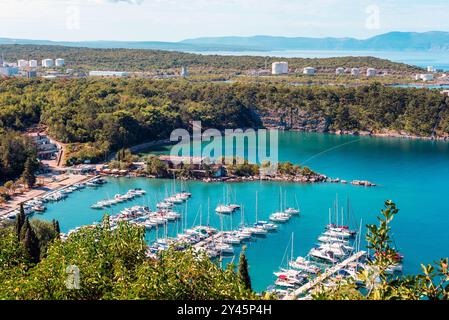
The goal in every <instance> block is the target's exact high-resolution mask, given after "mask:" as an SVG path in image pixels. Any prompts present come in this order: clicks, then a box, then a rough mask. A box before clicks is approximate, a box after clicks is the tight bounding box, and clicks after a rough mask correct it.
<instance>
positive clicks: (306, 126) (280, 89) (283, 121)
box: [0, 79, 449, 162]
mask: <svg viewBox="0 0 449 320" xmlns="http://www.w3.org/2000/svg"><path fill="white" fill-rule="evenodd" d="M448 106H449V97H447V96H444V95H442V94H440V93H439V92H438V91H437V90H434V91H431V90H426V89H404V88H391V87H384V86H381V85H378V84H374V85H371V86H366V87H357V88H346V87H294V86H288V85H272V84H271V85H269V84H244V83H235V84H212V83H190V82H188V81H150V80H144V79H122V80H119V79H116V80H112V79H111V80H104V79H103V80H92V79H78V80H58V81H49V80H41V79H35V80H20V79H16V80H13V79H11V80H3V81H1V82H0V128H1V130H16V131H20V130H24V129H26V128H28V127H29V126H30V125H33V124H37V123H41V124H44V125H46V126H48V131H49V133H50V134H51V135H52V136H53V137H54V138H56V139H58V140H60V141H62V142H66V143H72V144H73V145H71V146H70V148H71V149H70V150H71V152H72V156H73V158H72V160H74V161H75V162H76V161H78V160H80V159H85V158H90V159H93V160H99V159H103V158H104V156H105V154H106V153H107V152H109V151H110V150H116V149H119V148H121V147H126V146H130V145H133V144H136V143H139V142H142V141H148V140H156V139H160V138H167V137H169V134H170V132H171V131H172V130H173V129H175V128H179V127H183V128H187V127H189V125H190V121H192V120H200V121H202V122H203V127H205V128H206V127H214V128H219V129H222V128H236V127H262V126H267V125H283V126H285V127H286V128H287V129H289V128H293V129H299V130H306V131H319V132H326V131H333V130H351V131H362V130H363V131H373V130H374V131H376V130H381V129H389V130H395V131H405V132H407V133H409V134H413V135H418V136H431V135H433V134H435V135H438V136H447V135H448V134H449V107H448Z"/></svg>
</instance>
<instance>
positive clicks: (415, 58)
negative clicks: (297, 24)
mask: <svg viewBox="0 0 449 320" xmlns="http://www.w3.org/2000/svg"><path fill="white" fill-rule="evenodd" d="M193 53H200V54H206V55H210V54H218V55H235V56H262V57H267V56H268V57H284V58H333V57H348V56H352V57H366V56H371V57H376V58H380V59H387V60H391V61H394V62H401V63H406V64H410V65H415V66H418V67H422V68H427V66H434V67H435V68H437V69H443V70H449V63H448V53H447V52H444V51H345V50H282V51H232V52H229V51H214V52H211V51H204V52H199V51H193Z"/></svg>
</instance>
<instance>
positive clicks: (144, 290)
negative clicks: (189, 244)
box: [0, 219, 256, 300]
mask: <svg viewBox="0 0 449 320" xmlns="http://www.w3.org/2000/svg"><path fill="white" fill-rule="evenodd" d="M145 250H146V244H145V240H144V230H143V229H142V228H137V227H135V226H131V225H129V224H128V223H121V224H120V225H119V226H118V228H117V229H115V230H113V231H110V230H109V222H108V219H105V220H104V222H103V224H102V225H100V226H97V227H96V228H83V229H82V230H81V231H80V232H78V233H76V234H73V235H71V236H70V237H69V239H68V240H67V241H61V240H58V239H55V240H52V241H51V243H50V245H49V248H48V251H47V252H46V255H45V257H44V258H43V259H42V260H41V261H40V262H38V263H37V264H34V263H33V262H32V261H29V260H27V259H26V257H25V255H24V253H23V246H21V245H20V244H19V243H18V242H17V239H16V236H15V233H14V231H13V228H10V229H4V230H2V231H1V232H0V265H1V268H0V299H82V300H96V299H254V298H256V296H255V295H254V294H253V293H252V292H251V291H250V290H247V289H246V288H245V284H244V283H243V281H242V280H241V279H240V277H239V276H238V275H237V274H236V273H235V271H234V267H233V266H229V267H228V268H227V269H225V270H222V269H221V268H220V266H219V265H217V264H215V263H213V262H212V261H210V260H209V259H208V258H207V257H199V256H198V255H197V254H194V253H193V252H192V251H190V250H189V251H186V252H179V251H174V250H169V251H167V252H165V253H164V254H163V255H162V257H161V259H160V260H158V261H153V260H147V259H146V258H145ZM77 270H79V283H78V282H77V280H76V279H77V278H76V277H75V273H76V272H77ZM78 284H79V289H68V288H76V287H77V285H78Z"/></svg>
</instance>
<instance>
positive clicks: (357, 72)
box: [351, 68, 360, 77]
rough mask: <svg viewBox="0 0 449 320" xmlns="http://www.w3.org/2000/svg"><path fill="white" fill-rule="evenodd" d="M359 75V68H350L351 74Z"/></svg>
mask: <svg viewBox="0 0 449 320" xmlns="http://www.w3.org/2000/svg"><path fill="white" fill-rule="evenodd" d="M358 75H360V69H359V68H352V69H351V76H354V77H357V76H358Z"/></svg>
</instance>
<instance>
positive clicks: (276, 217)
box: [270, 190, 291, 223]
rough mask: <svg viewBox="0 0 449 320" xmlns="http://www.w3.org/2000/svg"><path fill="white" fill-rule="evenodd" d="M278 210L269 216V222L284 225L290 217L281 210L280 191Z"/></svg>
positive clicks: (280, 194)
mask: <svg viewBox="0 0 449 320" xmlns="http://www.w3.org/2000/svg"><path fill="white" fill-rule="evenodd" d="M279 201H280V210H279V211H278V212H275V213H273V214H271V215H270V220H271V221H273V222H278V223H284V222H287V221H289V220H290V218H291V215H290V214H288V213H285V212H284V211H283V210H282V190H281V191H280V193H279Z"/></svg>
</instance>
